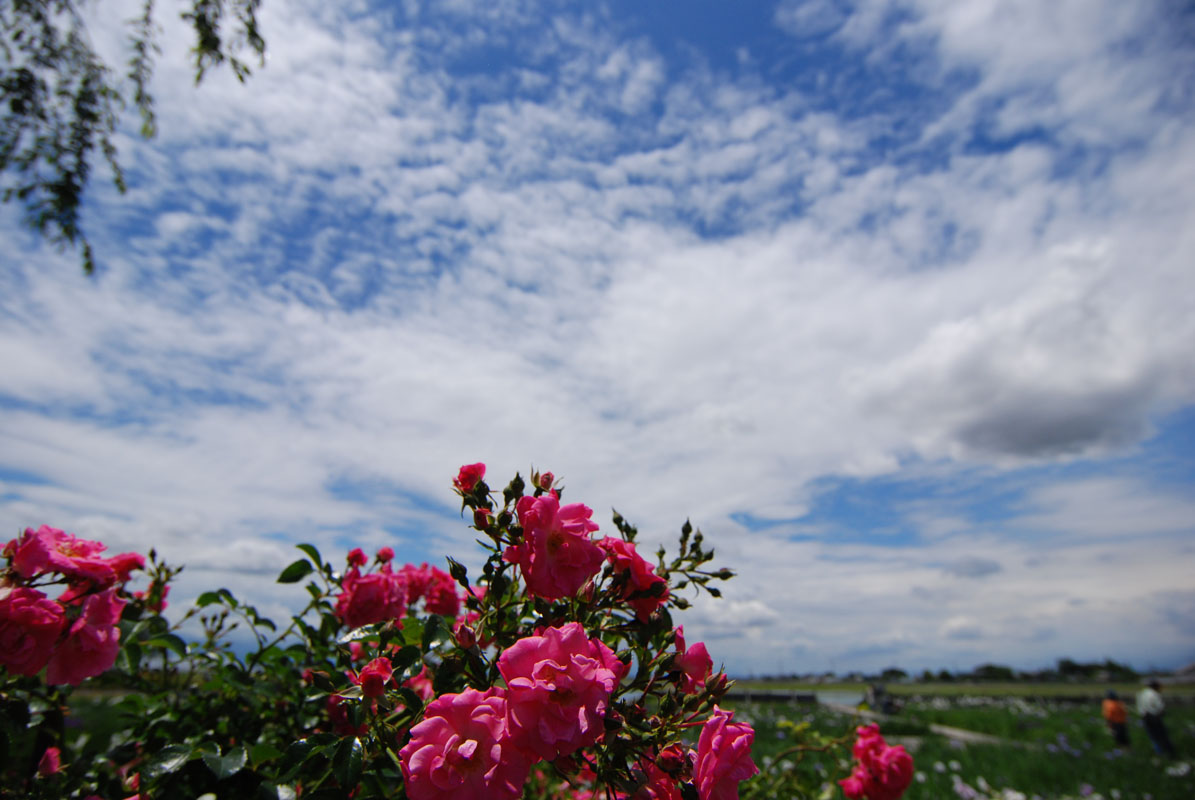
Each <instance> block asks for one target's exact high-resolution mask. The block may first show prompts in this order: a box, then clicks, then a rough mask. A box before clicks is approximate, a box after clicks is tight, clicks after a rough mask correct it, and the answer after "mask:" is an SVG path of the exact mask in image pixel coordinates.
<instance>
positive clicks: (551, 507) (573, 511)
mask: <svg viewBox="0 0 1195 800" xmlns="http://www.w3.org/2000/svg"><path fill="white" fill-rule="evenodd" d="M515 510H516V511H517V512H518V515H519V524H521V525H522V526H523V543H522V544H518V545H512V546H510V547H508V548H506V552H504V553H503V554H502V557H503V558H504V559H505V560H507V561H509V562H511V563H513V564H518V566H519V569H520V570H522V572H523V579H524V580H525V581H526V582H527V591H528V593H529V594H532V595H534V596H536V597H542V598H543V599H545V600H559V599H560V598H562V597H571V596H573V595H574V594H576V593H577V590H578V589H580V588H581V587H582V586H584V585H585V582H586V581H588V580H589V579H590V578H592V577H593V576H594V575H596V574H597V572H598V570H600V569H601V568H602V549H601V548H600V547H598V546H597V545H596V544H594V542H593V541H592V540H591V539H590V538H589V534H590V533H591V532H593V531H596V530H597V529H598V526H597V523H595V522H593V521H591V520H590V519H589V518H590V516H592V515H593V511H592V510H590V509H589V508H587V507H586V506H584V505H582V504H580V503H573V504H571V505H567V506H561V505H560V501H559V500H558V499H557V497H556V494H555V493H552V494H545V495H542V496H540V497H523V498H520V500H519V503H518V505H517V506H516V507H515Z"/></svg>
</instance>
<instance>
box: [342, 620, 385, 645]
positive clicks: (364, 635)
mask: <svg viewBox="0 0 1195 800" xmlns="http://www.w3.org/2000/svg"><path fill="white" fill-rule="evenodd" d="M378 627H379V626H378V623H371V624H369V625H362V626H361V627H360V628H353V629H352V630H351V631H349V632H348V633H346V634H344V635H343V636H340V637H338V638H337V639H336V644H348V643H349V642H359V641H361V640H362V639H368V638H369V637H370V636H376V635H377V633H378Z"/></svg>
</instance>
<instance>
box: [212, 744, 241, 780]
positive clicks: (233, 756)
mask: <svg viewBox="0 0 1195 800" xmlns="http://www.w3.org/2000/svg"><path fill="white" fill-rule="evenodd" d="M246 759H247V757H246V755H245V748H243V747H234V748H233V749H231V750H229V751H228V752H227V753H225V754H224V755H223V756H219V755H207V756H204V757H203V763H204V764H207V768H208V769H210V770H211V771H212V773H213V774H214V775H215V776H216V780H221V781H222V780H224V779H225V778H229V777H231V776H233V775H236V774H237V773H238V772H240V771H241V770H242V769H244V768H245V761H246Z"/></svg>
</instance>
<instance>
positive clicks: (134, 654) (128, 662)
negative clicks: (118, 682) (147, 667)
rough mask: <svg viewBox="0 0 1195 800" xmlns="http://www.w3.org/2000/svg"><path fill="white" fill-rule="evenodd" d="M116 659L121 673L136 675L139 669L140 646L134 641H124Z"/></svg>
mask: <svg viewBox="0 0 1195 800" xmlns="http://www.w3.org/2000/svg"><path fill="white" fill-rule="evenodd" d="M118 659H119V661H120V668H121V669H122V670H123V671H125V672H126V673H128V674H129V675H136V674H137V671H138V670H140V669H141V646H140V645H138V644H137V643H136V642H134V641H130V640H126V641H125V644H124V646H123V647H121V648H120V654H119V656H118Z"/></svg>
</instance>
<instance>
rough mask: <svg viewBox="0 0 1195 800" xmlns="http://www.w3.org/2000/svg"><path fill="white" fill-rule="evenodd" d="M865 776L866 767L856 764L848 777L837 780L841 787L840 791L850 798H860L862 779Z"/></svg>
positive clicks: (857, 799)
mask: <svg viewBox="0 0 1195 800" xmlns="http://www.w3.org/2000/svg"><path fill="white" fill-rule="evenodd" d="M866 777H867V769H866V768H865V767H864V766H863V765H862V764H858V765H856V766H855V771H854V772H852V773H851V775H850V777H849V778H843V779H842V780H840V781H839V782H838V785H839V786H841V787H842V793H843V794H844V795H846V796H847V797H848V798H850V800H861V798H862V797H863V796H864V795H863V781H864V779H865V778H866Z"/></svg>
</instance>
